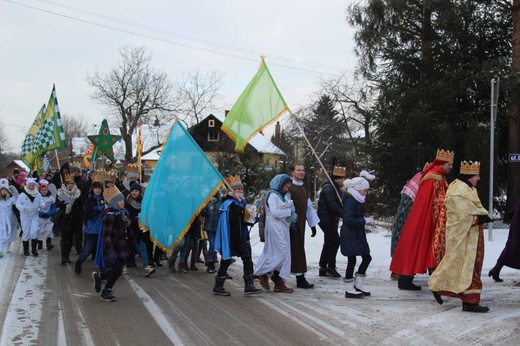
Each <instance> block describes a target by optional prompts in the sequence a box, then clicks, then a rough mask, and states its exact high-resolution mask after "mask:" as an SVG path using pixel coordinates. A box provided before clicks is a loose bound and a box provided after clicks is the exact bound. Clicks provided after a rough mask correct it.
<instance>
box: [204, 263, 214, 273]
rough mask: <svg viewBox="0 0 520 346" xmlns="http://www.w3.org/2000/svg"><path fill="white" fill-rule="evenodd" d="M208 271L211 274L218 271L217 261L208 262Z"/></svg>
mask: <svg viewBox="0 0 520 346" xmlns="http://www.w3.org/2000/svg"><path fill="white" fill-rule="evenodd" d="M206 271H207V272H208V273H210V274H213V273H215V272H216V270H215V263H213V262H208V267H207V268H206Z"/></svg>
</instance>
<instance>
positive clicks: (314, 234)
mask: <svg viewBox="0 0 520 346" xmlns="http://www.w3.org/2000/svg"><path fill="white" fill-rule="evenodd" d="M311 230H312V234H311V237H315V236H316V226H314V227H311Z"/></svg>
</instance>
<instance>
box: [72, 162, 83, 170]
mask: <svg viewBox="0 0 520 346" xmlns="http://www.w3.org/2000/svg"><path fill="white" fill-rule="evenodd" d="M72 168H79V169H80V170H81V163H79V162H73V163H71V164H70V169H71V170H72Z"/></svg>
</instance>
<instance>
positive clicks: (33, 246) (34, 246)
mask: <svg viewBox="0 0 520 346" xmlns="http://www.w3.org/2000/svg"><path fill="white" fill-rule="evenodd" d="M37 247H38V239H31V253H32V254H33V256H38V251H36V249H37Z"/></svg>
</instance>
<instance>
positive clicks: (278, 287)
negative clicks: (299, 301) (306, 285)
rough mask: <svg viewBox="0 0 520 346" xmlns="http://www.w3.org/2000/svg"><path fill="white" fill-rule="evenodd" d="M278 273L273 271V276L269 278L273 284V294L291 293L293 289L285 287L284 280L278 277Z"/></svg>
mask: <svg viewBox="0 0 520 346" xmlns="http://www.w3.org/2000/svg"><path fill="white" fill-rule="evenodd" d="M279 274H280V273H279V272H278V271H274V273H273V275H272V276H271V281H272V282H274V291H275V292H282V293H293V292H294V289H293V288H290V287H287V286H285V282H284V280H283V279H282V278H281V277H280V276H279Z"/></svg>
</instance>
